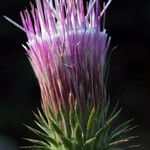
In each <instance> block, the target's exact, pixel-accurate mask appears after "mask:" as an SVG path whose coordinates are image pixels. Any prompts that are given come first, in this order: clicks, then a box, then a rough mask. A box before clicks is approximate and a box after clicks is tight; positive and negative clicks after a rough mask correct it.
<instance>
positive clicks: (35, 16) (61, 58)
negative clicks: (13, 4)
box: [6, 0, 136, 150]
mask: <svg viewBox="0 0 150 150" xmlns="http://www.w3.org/2000/svg"><path fill="white" fill-rule="evenodd" d="M110 3H111V0H109V1H108V2H107V3H106V4H105V3H104V4H103V5H100V2H99V0H85V1H83V0H54V1H52V0H42V1H40V0H36V6H34V5H33V4H31V11H28V10H25V11H23V12H21V18H22V22H23V27H21V26H20V25H18V24H16V23H14V22H13V21H12V20H10V19H8V18H6V19H7V20H9V21H11V22H12V23H14V24H15V25H17V26H18V27H19V28H20V29H22V30H23V31H24V32H25V33H26V35H27V39H28V42H27V43H26V44H25V45H23V47H24V48H25V50H26V52H27V54H28V58H29V61H30V63H31V65H32V67H33V70H34V72H35V75H36V77H37V79H38V82H39V86H40V90H41V106H42V111H40V110H38V113H37V114H35V117H36V121H35V124H36V125H37V128H36V129H35V128H33V127H30V126H27V127H28V128H29V129H30V130H31V131H33V132H34V133H35V134H36V135H38V136H39V138H38V139H37V140H36V139H26V140H28V141H30V142H31V143H32V145H31V146H26V147H24V148H27V149H35V150H42V149H44V150H113V149H117V148H119V147H120V146H121V145H122V144H124V143H126V142H128V141H129V140H131V139H134V138H135V137H136V136H128V135H127V134H128V132H130V131H131V130H132V129H134V128H135V127H130V125H129V124H130V122H131V121H127V122H125V123H123V124H121V125H118V126H115V122H116V119H117V118H118V116H119V114H120V112H121V110H117V107H115V108H114V109H113V111H112V112H111V113H110V112H109V111H108V109H109V106H110V105H109V99H108V96H107V93H106V74H107V66H108V49H109V45H110V37H109V36H108V35H107V33H106V29H105V13H106V10H107V8H108V6H109V5H110ZM133 147H134V148H135V147H136V146H130V145H129V146H128V147H127V148H131V149H132V148H133Z"/></svg>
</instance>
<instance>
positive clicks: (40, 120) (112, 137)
mask: <svg viewBox="0 0 150 150" xmlns="http://www.w3.org/2000/svg"><path fill="white" fill-rule="evenodd" d="M77 108H78V109H77ZM105 108H106V110H107V111H108V110H109V109H108V105H103V107H100V108H99V109H98V110H95V109H94V108H93V109H91V111H90V113H89V116H87V118H88V119H87V121H86V122H84V124H86V127H87V128H86V129H83V127H84V125H83V123H82V120H81V118H80V119H79V116H78V115H79V114H80V113H81V110H80V109H79V107H78V106H76V108H75V109H76V110H72V111H73V112H71V111H70V115H68V116H67V117H68V118H67V119H63V118H62V117H60V119H59V120H58V122H57V124H56V122H55V121H54V120H57V118H56V117H54V116H53V115H52V114H48V112H50V113H52V112H51V111H48V112H46V113H45V111H43V113H42V112H40V111H39V110H38V115H37V114H35V113H34V115H35V116H36V119H37V121H35V123H36V125H37V126H38V127H39V128H40V130H39V129H34V128H32V127H30V126H26V127H27V128H28V129H30V130H31V131H32V132H34V133H35V134H36V135H38V136H39V138H40V140H35V139H25V140H27V141H29V142H30V143H32V144H33V146H27V147H24V148H26V149H32V148H33V149H36V148H37V149H39V150H42V149H44V148H45V150H62V149H63V150H115V149H116V148H120V147H122V145H124V144H125V143H127V144H126V145H127V146H126V148H125V147H123V148H124V149H134V148H138V147H139V145H130V144H128V143H129V141H132V140H134V139H135V138H138V136H130V132H131V131H132V130H134V129H135V128H136V127H137V126H133V127H131V126H130V123H131V122H132V120H129V121H127V122H125V123H122V124H121V125H118V126H115V123H116V121H117V119H118V117H119V115H120V112H121V109H120V110H118V111H117V107H116V108H115V109H114V110H115V111H114V110H113V111H112V113H110V115H107V116H106V115H105V114H106V111H104V109H105ZM64 113H65V112H64ZM103 113H105V114H103ZM100 114H101V115H100ZM107 114H108V112H107ZM47 115H48V116H47ZM99 115H100V116H101V117H102V118H99ZM50 116H53V120H52V119H51V117H50ZM104 116H105V118H104ZM97 119H100V120H102V121H103V123H101V124H100V126H99V125H98V124H99V121H98V120H97ZM68 120H70V121H69V122H68ZM64 121H66V122H64ZM62 123H63V124H65V125H66V124H67V125H68V124H69V126H68V127H69V130H70V132H69V134H65V130H66V129H65V127H64V126H62ZM83 130H85V131H86V133H84V132H83ZM37 149H36V150H37Z"/></svg>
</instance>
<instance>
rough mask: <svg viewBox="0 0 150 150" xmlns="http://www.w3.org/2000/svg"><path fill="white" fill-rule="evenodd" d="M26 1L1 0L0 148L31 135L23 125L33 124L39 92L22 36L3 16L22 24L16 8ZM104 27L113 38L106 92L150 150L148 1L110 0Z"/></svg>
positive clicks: (11, 149) (11, 147) (11, 148)
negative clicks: (135, 128) (134, 125)
mask: <svg viewBox="0 0 150 150" xmlns="http://www.w3.org/2000/svg"><path fill="white" fill-rule="evenodd" d="M25 8H29V0H21V1H20V0H4V1H2V0H0V150H18V149H20V148H19V147H20V146H23V145H25V144H26V143H25V142H24V140H23V139H22V138H23V137H30V136H31V137H33V135H32V134H31V133H30V131H28V130H27V129H26V128H25V127H24V125H23V124H24V123H26V124H29V125H32V124H33V119H34V117H33V114H32V111H35V110H36V108H37V107H38V106H40V91H39V86H38V83H37V80H36V78H35V75H34V73H33V70H32V68H31V66H30V64H29V62H28V59H27V57H26V53H25V50H24V49H23V48H22V46H21V45H22V44H24V43H25V42H26V40H27V39H26V36H25V34H24V33H23V32H22V31H20V30H19V29H17V28H16V27H14V26H13V25H11V24H10V23H9V22H7V21H6V20H4V18H3V17H2V15H7V16H9V17H10V18H13V20H15V21H17V22H18V23H20V24H21V20H20V16H19V12H20V10H24V9H25ZM106 27H107V32H108V34H109V35H111V36H112V43H111V48H114V47H117V48H116V49H115V50H114V51H113V53H112V55H111V60H110V62H111V65H110V73H109V82H108V91H109V93H110V95H111V97H112V103H113V104H115V102H116V101H118V100H119V105H120V106H121V107H123V111H122V120H126V119H131V118H135V120H134V124H138V125H139V128H138V129H137V130H136V133H137V134H138V135H141V138H140V139H139V140H138V142H139V143H140V144H142V146H141V148H140V149H141V150H150V31H149V29H150V28H149V27H150V1H149V0H144V1H143V2H141V1H140V0H113V3H112V5H111V6H110V8H109V9H108V11H107V19H106Z"/></svg>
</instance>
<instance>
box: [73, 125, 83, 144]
mask: <svg viewBox="0 0 150 150" xmlns="http://www.w3.org/2000/svg"><path fill="white" fill-rule="evenodd" d="M75 137H76V141H77V143H78V144H79V145H80V144H82V143H83V133H82V129H81V126H80V125H79V123H77V125H76V127H75Z"/></svg>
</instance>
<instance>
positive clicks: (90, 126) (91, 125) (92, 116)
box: [87, 107, 95, 132]
mask: <svg viewBox="0 0 150 150" xmlns="http://www.w3.org/2000/svg"><path fill="white" fill-rule="evenodd" d="M94 121H95V108H94V107H93V109H92V111H91V114H90V116H89V119H88V123H87V132H89V131H90V130H91V129H93V128H94Z"/></svg>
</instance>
